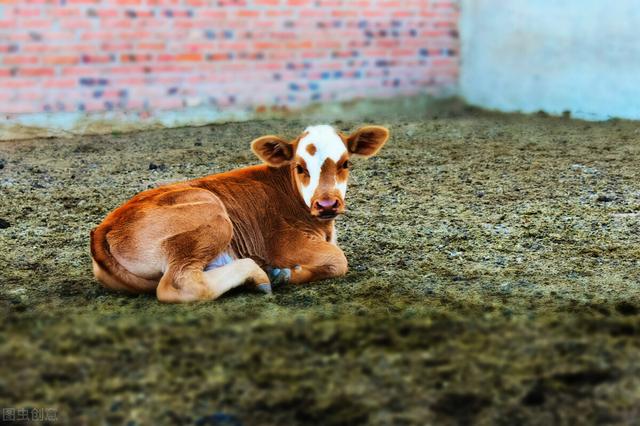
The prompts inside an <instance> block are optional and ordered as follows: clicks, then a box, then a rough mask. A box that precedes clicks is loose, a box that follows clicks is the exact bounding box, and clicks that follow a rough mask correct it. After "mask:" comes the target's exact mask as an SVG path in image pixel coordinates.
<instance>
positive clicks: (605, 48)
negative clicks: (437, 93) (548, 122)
mask: <svg viewBox="0 0 640 426" xmlns="http://www.w3.org/2000/svg"><path fill="white" fill-rule="evenodd" d="M460 32H461V44H462V47H461V48H462V51H461V55H462V65H461V77H460V91H461V95H462V96H463V97H464V98H465V99H466V100H467V101H468V102H470V103H472V104H475V105H478V106H482V107H487V108H492V109H499V110H503V111H523V112H534V111H539V110H544V111H546V112H549V113H552V114H560V113H562V112H563V111H570V112H571V114H572V116H573V117H579V118H585V119H594V120H600V119H607V118H610V117H620V118H630V119H640V2H639V1H638V0H609V1H606V0H562V1H558V0H508V1H505V0H462V4H461V21H460Z"/></svg>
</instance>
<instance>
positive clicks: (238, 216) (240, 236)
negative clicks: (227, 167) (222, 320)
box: [91, 125, 389, 302]
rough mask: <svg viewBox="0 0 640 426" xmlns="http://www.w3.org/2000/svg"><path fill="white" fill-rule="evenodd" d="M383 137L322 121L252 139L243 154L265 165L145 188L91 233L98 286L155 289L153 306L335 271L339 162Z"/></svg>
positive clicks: (343, 263) (339, 269)
mask: <svg viewBox="0 0 640 426" xmlns="http://www.w3.org/2000/svg"><path fill="white" fill-rule="evenodd" d="M388 138H389V131H388V130H387V129H386V128H384V127H379V126H367V127H363V128H361V129H359V130H358V131H356V132H355V133H353V134H351V135H350V136H345V135H342V134H341V133H339V132H336V131H335V130H334V129H333V128H332V127H331V126H326V125H321V126H312V127H309V128H307V129H306V130H305V131H304V133H302V135H300V136H299V137H298V138H297V139H295V140H293V141H291V142H288V141H286V140H284V139H281V138H279V137H277V136H263V137H260V138H258V139H256V140H254V141H253V142H252V143H251V148H252V150H253V152H254V153H255V154H256V155H257V156H258V157H259V158H260V159H261V160H262V161H263V162H264V163H265V164H262V165H258V166H251V167H246V168H242V169H238V170H232V171H229V172H226V173H220V174H216V175H211V176H206V177H203V178H200V179H195V180H191V181H188V182H183V183H175V184H171V185H166V186H161V187H158V188H154V189H150V190H148V191H144V192H142V193H140V194H138V195H136V196H135V197H133V198H132V199H131V200H129V201H128V202H126V203H125V204H124V205H122V206H120V207H119V208H117V209H116V210H114V211H113V212H111V213H110V214H109V215H108V216H107V217H106V219H105V220H104V221H103V222H102V223H101V224H100V225H99V226H98V227H96V228H95V229H94V230H93V231H92V232H91V256H92V258H93V272H94V274H95V276H96V278H97V279H98V280H99V281H100V282H101V283H102V284H103V285H104V286H106V287H109V288H112V289H117V290H125V291H130V292H136V293H141V292H153V291H155V292H156V295H157V297H158V300H160V301H162V302H191V301H196V300H206V299H216V298H217V297H219V296H220V295H221V294H223V293H224V292H226V291H228V290H229V289H231V288H233V287H237V286H239V285H242V284H247V285H249V286H251V287H254V288H256V289H258V290H260V291H263V292H266V293H271V284H280V283H284V282H291V283H294V284H300V283H305V282H309V281H315V280H321V279H325V278H330V277H336V276H340V275H344V274H345V273H346V272H347V259H346V258H345V255H344V253H343V252H342V250H341V249H340V248H339V247H338V246H337V244H336V231H335V227H334V219H335V218H336V216H338V215H339V214H341V213H343V212H344V210H345V201H344V200H345V193H346V190H347V178H348V176H349V168H350V167H351V162H350V161H349V159H350V158H351V157H352V156H360V157H371V156H372V155H375V154H376V153H377V152H378V151H379V150H380V148H381V147H382V146H383V145H384V144H385V142H386V141H387V139H388Z"/></svg>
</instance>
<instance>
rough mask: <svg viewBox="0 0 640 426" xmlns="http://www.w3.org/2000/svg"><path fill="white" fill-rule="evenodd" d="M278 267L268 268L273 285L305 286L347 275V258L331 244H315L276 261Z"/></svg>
mask: <svg viewBox="0 0 640 426" xmlns="http://www.w3.org/2000/svg"><path fill="white" fill-rule="evenodd" d="M274 264H275V265H278V266H277V267H270V268H267V272H268V273H269V278H270V280H271V283H272V284H274V285H276V284H284V283H292V284H303V283H307V282H311V281H319V280H324V279H327V278H334V277H340V276H343V275H345V274H346V273H347V270H348V264H347V258H346V257H345V255H344V253H343V252H342V250H340V248H338V247H336V246H335V245H333V244H329V243H319V244H314V245H313V246H311V247H305V248H304V249H302V250H296V252H295V253H291V254H289V255H286V256H282V257H280V258H279V259H275V261H274Z"/></svg>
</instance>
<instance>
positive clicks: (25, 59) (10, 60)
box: [2, 55, 40, 65]
mask: <svg viewBox="0 0 640 426" xmlns="http://www.w3.org/2000/svg"><path fill="white" fill-rule="evenodd" d="M38 62H40V59H39V58H38V57H37V56H25V55H6V56H4V57H3V58H2V64H3V65H35V64H37V63H38Z"/></svg>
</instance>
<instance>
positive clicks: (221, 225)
mask: <svg viewBox="0 0 640 426" xmlns="http://www.w3.org/2000/svg"><path fill="white" fill-rule="evenodd" d="M231 235H232V227H231V223H230V222H229V219H228V218H227V217H225V216H222V215H221V216H218V220H216V221H214V223H213V224H207V225H201V226H199V227H198V228H196V229H194V230H192V231H188V232H184V233H181V234H178V235H174V236H173V237H170V238H168V239H167V240H165V242H164V243H163V248H164V251H165V254H166V256H167V259H168V267H167V270H166V271H165V273H164V275H163V276H162V279H161V280H160V283H159V284H158V288H157V289H156V295H157V297H158V300H160V301H161V302H173V303H180V302H193V301H197V300H213V299H217V298H218V297H220V296H221V295H222V294H224V293H225V292H227V291H228V290H230V289H232V288H234V287H237V286H240V285H242V284H245V283H251V284H253V285H255V286H256V287H257V288H259V289H262V290H263V291H266V292H270V289H271V287H270V285H269V278H268V277H267V275H266V273H265V272H264V271H263V270H262V269H260V267H259V266H258V265H257V264H256V263H255V262H254V261H253V260H251V259H239V260H236V261H234V262H232V263H230V264H228V265H225V266H222V267H219V268H216V269H213V270H210V271H206V272H205V271H204V267H205V265H207V263H208V262H210V261H211V260H212V259H213V258H214V257H216V256H217V255H219V254H220V253H221V252H222V251H224V250H225V249H226V248H227V247H228V245H229V243H230V241H231Z"/></svg>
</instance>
